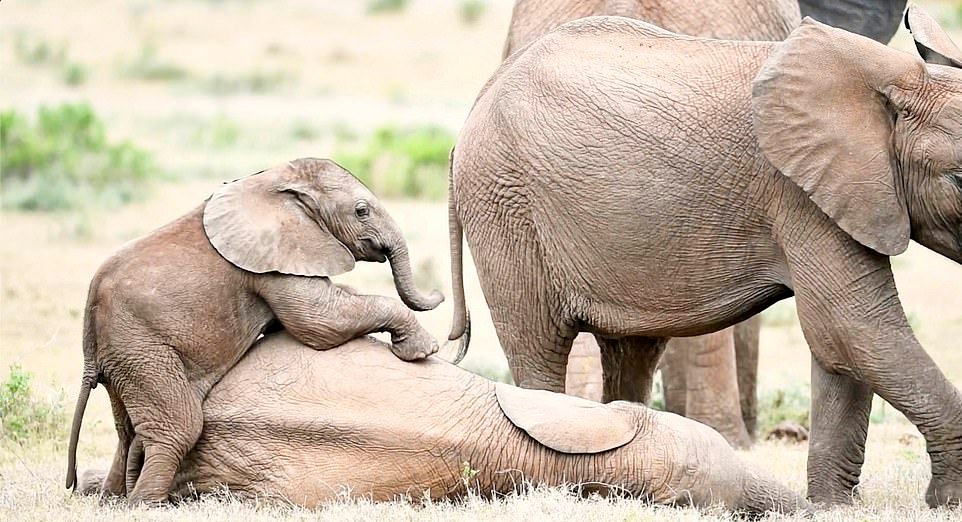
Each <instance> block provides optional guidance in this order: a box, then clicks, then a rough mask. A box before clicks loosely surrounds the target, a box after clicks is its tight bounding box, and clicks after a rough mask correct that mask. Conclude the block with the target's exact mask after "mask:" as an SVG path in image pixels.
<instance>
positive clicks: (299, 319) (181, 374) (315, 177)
mask: <svg viewBox="0 0 962 522" xmlns="http://www.w3.org/2000/svg"><path fill="white" fill-rule="evenodd" d="M355 260H361V261H376V262H383V261H385V260H389V261H390V262H391V268H392V271H393V273H394V282H395V285H396V287H397V290H398V294H399V295H400V296H401V299H402V300H403V301H404V304H406V305H407V306H408V307H410V308H413V309H414V310H430V309H432V308H434V307H436V306H437V305H438V304H439V303H440V302H441V301H442V300H443V296H442V295H441V294H440V293H438V292H437V291H435V292H434V293H432V294H431V295H427V296H425V295H422V294H420V293H418V291H417V290H416V289H415V287H414V285H413V282H412V275H411V268H410V262H409V260H408V250H407V245H406V244H405V242H404V239H403V237H402V235H401V231H400V230H399V229H398V226H397V224H396V223H395V222H394V220H393V219H392V218H391V217H390V216H389V215H388V213H387V211H386V210H385V209H384V207H382V206H381V204H380V203H379V202H378V200H377V198H375V197H374V195H373V194H372V193H371V192H370V191H369V190H368V189H367V188H366V187H364V185H363V184H361V183H360V182H359V181H358V180H357V179H356V178H354V176H352V175H351V173H349V172H347V171H346V170H344V169H343V168H341V167H340V166H338V165H337V164H335V163H333V162H331V161H329V160H322V159H311V158H309V159H299V160H295V161H292V162H290V163H287V164H284V165H281V166H278V167H275V168H272V169H270V170H267V171H262V172H259V173H257V174H255V175H252V176H248V177H245V178H242V179H239V180H236V181H233V182H231V183H227V184H225V185H224V186H223V187H221V188H220V189H219V190H218V191H217V192H215V193H214V194H213V196H211V198H210V199H208V200H207V201H206V202H205V203H204V204H202V205H201V206H199V207H197V208H196V209H194V210H192V211H190V212H189V213H188V214H187V215H185V216H183V217H181V218H180V219H178V220H176V221H174V222H172V223H170V224H168V225H166V226H164V227H162V228H160V229H159V230H157V231H155V232H153V233H152V234H150V235H148V236H146V237H143V238H140V239H137V240H135V241H132V242H130V243H128V244H127V245H125V246H124V247H122V248H121V249H120V251H119V252H117V253H116V254H114V255H113V256H112V257H110V258H109V259H108V260H107V261H106V262H105V263H104V264H103V265H102V266H101V267H100V269H99V270H98V271H97V274H96V275H95V276H94V278H93V281H92V282H91V284H90V290H89V294H88V297H87V307H86V313H85V317H84V337H83V349H84V373H83V383H82V386H81V390H80V396H79V398H78V399H77V409H76V412H75V413H74V420H73V427H72V431H71V434H70V449H69V463H68V469H67V487H68V488H69V487H72V486H73V485H75V484H76V448H77V439H78V436H79V432H80V424H81V421H82V417H83V413H84V408H85V406H86V403H87V398H88V396H89V394H90V389H91V388H93V387H95V386H96V385H97V383H99V382H102V383H104V384H105V387H106V388H107V393H108V394H109V395H110V402H111V405H112V408H113V415H114V421H115V423H116V427H117V433H118V435H119V437H120V442H119V445H118V448H117V453H116V455H115V457H114V461H113V464H112V467H111V469H110V472H109V474H108V475H107V478H106V480H105V481H104V483H103V492H105V493H108V494H115V495H123V494H128V493H129V495H128V497H129V499H130V501H131V502H132V503H140V502H160V501H164V500H166V498H167V494H168V490H169V488H170V485H171V481H172V480H173V478H174V473H175V472H176V471H177V468H178V467H179V465H180V463H181V460H182V459H183V458H184V455H186V454H187V452H188V451H190V449H191V448H192V447H193V446H194V443H195V442H196V441H197V438H198V437H199V436H200V434H201V428H202V425H203V413H202V411H201V402H202V401H203V400H204V397H205V396H206V395H207V393H208V392H209V391H210V389H211V386H213V385H214V383H216V382H217V381H218V380H220V378H221V377H222V376H223V375H224V374H225V373H227V371H228V370H229V369H230V368H231V367H232V366H234V364H235V363H237V361H238V360H240V358H241V357H242V356H243V355H244V353H245V352H246V351H247V350H248V348H250V346H252V345H253V344H254V342H255V340H256V339H257V338H258V336H260V335H261V334H262V333H265V332H269V331H271V330H275V329H277V328H279V327H280V326H282V327H283V328H285V329H286V330H288V331H289V332H290V333H291V334H292V335H293V336H294V337H296V338H297V339H298V340H300V341H301V342H302V343H304V344H305V345H307V346H309V347H311V348H314V349H317V350H326V349H328V348H332V347H334V346H338V345H340V344H343V343H344V342H346V341H348V340H350V339H353V338H355V337H358V336H361V335H365V334H368V333H370V332H381V331H387V332H390V333H391V341H392V344H391V346H390V349H391V351H392V352H394V354H395V355H396V356H397V357H399V358H401V359H404V360H413V359H421V358H423V357H426V356H428V355H430V354H432V353H434V352H436V351H437V344H436V343H435V341H434V339H433V338H432V337H431V336H430V335H428V333H427V332H426V331H425V330H424V329H423V328H422V327H421V326H420V325H419V324H418V322H417V320H416V319H415V317H414V314H413V313H412V312H411V310H409V309H408V308H406V307H405V306H403V305H402V304H401V303H400V302H398V301H397V300H395V299H390V298H387V297H380V296H369V295H356V294H355V293H354V292H351V291H347V290H345V289H342V288H341V287H339V286H338V285H336V284H334V283H332V282H331V280H330V279H329V277H330V276H334V275H337V274H341V273H343V272H347V271H349V270H351V269H352V268H353V267H354V261H355ZM135 434H136V435H137V436H138V438H139V439H140V440H142V441H143V450H144V453H143V458H144V462H143V469H142V473H141V476H140V479H139V480H137V481H136V485H135V483H134V481H133V480H131V479H130V477H131V476H132V474H130V475H128V473H127V468H128V467H130V468H133V467H139V465H140V463H139V462H136V460H138V459H136V458H128V456H129V455H128V452H129V450H130V447H131V444H130V442H131V440H132V439H133V437H134V435H135Z"/></svg>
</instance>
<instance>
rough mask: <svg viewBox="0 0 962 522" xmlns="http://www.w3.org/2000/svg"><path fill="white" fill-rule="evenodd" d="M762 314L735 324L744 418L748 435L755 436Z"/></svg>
mask: <svg viewBox="0 0 962 522" xmlns="http://www.w3.org/2000/svg"><path fill="white" fill-rule="evenodd" d="M761 329H762V316H761V314H758V315H755V316H754V317H752V318H750V319H746V320H745V321H742V322H740V323H738V324H736V325H735V366H736V368H737V371H738V395H739V396H740V397H741V409H742V420H743V421H744V423H745V429H746V430H748V436H749V437H751V438H752V439H754V438H755V436H756V434H755V431H756V429H757V428H756V427H757V424H758V345H759V337H760V336H761Z"/></svg>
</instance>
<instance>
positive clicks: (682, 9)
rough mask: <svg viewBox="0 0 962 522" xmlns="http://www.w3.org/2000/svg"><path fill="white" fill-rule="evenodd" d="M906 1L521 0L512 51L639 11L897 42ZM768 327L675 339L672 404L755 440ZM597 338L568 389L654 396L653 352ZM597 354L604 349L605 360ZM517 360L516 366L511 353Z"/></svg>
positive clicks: (578, 343)
mask: <svg viewBox="0 0 962 522" xmlns="http://www.w3.org/2000/svg"><path fill="white" fill-rule="evenodd" d="M905 4H906V0H886V1H878V0H871V1H868V0H850V1H845V2H837V1H826V0H801V1H796V0H762V1H759V0H725V1H723V0H712V1H708V2H697V3H693V2H690V1H687V0H657V1H651V0H647V1H646V0H561V1H560V2H559V1H558V0H518V1H517V2H516V3H515V6H514V10H513V13H512V18H511V23H510V28H509V32H508V37H507V39H506V41H505V45H504V52H503V57H504V58H507V57H508V56H509V55H510V54H511V53H513V52H514V51H515V50H517V49H521V48H523V47H525V46H526V45H529V44H530V43H531V42H533V41H534V40H536V39H537V38H538V37H540V36H542V35H544V34H545V33H547V32H548V31H550V30H551V29H554V28H555V27H557V26H559V25H561V24H563V23H565V22H569V21H572V20H576V19H579V18H584V17H588V16H598V15H614V16H626V17H630V18H636V19H639V20H644V21H647V22H651V23H653V24H655V25H657V26H659V27H662V28H664V29H667V30H669V31H672V32H675V33H681V34H687V35H691V36H703V37H706V38H721V39H732V40H783V39H785V38H786V37H787V36H788V35H789V33H790V32H791V30H792V29H794V28H795V27H796V26H797V25H798V24H799V23H800V22H801V16H800V12H801V14H802V15H810V16H812V17H814V18H816V19H818V20H821V21H824V22H827V23H829V25H835V26H838V27H842V28H844V29H847V30H849V31H852V32H857V33H859V34H863V35H865V36H870V37H871V38H874V39H876V40H878V41H880V42H882V43H887V42H888V41H889V39H891V37H892V35H893V34H894V33H895V31H896V29H897V28H898V25H899V21H900V20H901V15H902V11H903V9H904V8H905ZM760 328H761V318H760V317H758V316H755V317H752V318H750V319H748V320H746V321H744V322H742V323H739V324H737V325H735V326H734V327H731V328H727V329H724V330H721V331H719V332H715V333H711V334H706V335H704V336H698V337H689V338H681V337H679V338H675V339H672V340H671V341H669V343H668V345H667V347H665V348H664V354H663V356H662V357H661V359H660V363H659V367H660V368H661V371H662V382H663V384H664V389H665V392H666V394H665V407H666V408H667V409H668V410H669V411H673V412H675V413H678V414H681V415H687V416H689V417H691V418H694V419H696V420H698V421H700V422H704V423H706V424H708V425H709V426H711V427H713V428H715V429H717V430H718V431H719V432H720V433H721V434H722V435H724V436H725V438H726V439H728V441H729V443H731V444H732V445H733V446H735V447H742V448H744V447H748V446H750V445H751V443H752V441H753V439H754V437H755V424H756V418H757V416H758V414H757V411H756V401H757V392H756V388H757V379H756V375H757V372H758V338H759V330H760ZM595 344H596V342H595V340H594V338H593V337H592V336H591V335H589V334H585V333H580V334H578V336H577V337H576V338H575V341H574V344H573V345H572V349H571V358H570V359H569V365H568V373H567V376H566V378H565V382H566V383H567V384H568V388H569V389H571V390H577V391H580V392H581V393H583V394H584V395H586V396H589V397H590V398H592V399H595V400H598V399H599V398H600V399H601V400H604V401H611V400H615V399H625V400H634V401H638V402H648V399H649V398H650V393H651V384H652V383H651V380H650V379H646V378H644V375H646V374H647V373H649V372H650V370H649V369H648V368H647V366H646V364H647V363H646V362H645V361H646V360H651V359H653V358H652V357H650V356H648V355H647V354H645V355H642V354H637V353H636V352H635V351H634V350H624V349H623V347H621V346H619V345H617V344H612V343H605V344H604V345H603V346H604V349H603V350H602V349H600V347H598V346H596V345H595ZM656 349H662V347H657V348H656ZM595 354H600V357H601V358H602V360H601V361H600V364H599V361H597V359H596V357H597V356H596V355H595ZM509 364H510V365H511V366H512V367H514V366H516V363H514V361H513V360H511V359H509ZM576 365H580V366H581V367H580V368H578V367H577V366H576ZM602 368H604V371H603V372H602ZM579 370H580V371H579ZM597 373H603V374H604V375H602V376H601V377H600V379H601V380H602V386H601V390H602V393H601V395H600V397H599V396H597V395H596V394H587V393H584V390H586V388H587V387H589V386H592V384H593V383H594V382H595V381H597V380H598V377H596V374H597ZM572 381H574V382H572ZM594 387H596V386H594Z"/></svg>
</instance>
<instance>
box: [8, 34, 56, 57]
mask: <svg viewBox="0 0 962 522" xmlns="http://www.w3.org/2000/svg"><path fill="white" fill-rule="evenodd" d="M13 49H14V53H15V54H16V56H17V59H18V60H19V61H20V62H21V63H25V64H28V65H43V64H51V63H52V64H59V63H61V62H63V61H64V59H65V58H66V56H67V48H66V46H65V45H64V44H52V43H50V42H47V41H44V40H41V39H39V38H35V37H32V36H30V35H28V34H26V33H17V35H16V37H15V38H14V43H13Z"/></svg>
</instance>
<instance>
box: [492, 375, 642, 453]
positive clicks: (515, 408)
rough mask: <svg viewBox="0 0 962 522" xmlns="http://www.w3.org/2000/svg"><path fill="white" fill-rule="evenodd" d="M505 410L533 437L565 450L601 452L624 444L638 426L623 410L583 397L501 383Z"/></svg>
mask: <svg viewBox="0 0 962 522" xmlns="http://www.w3.org/2000/svg"><path fill="white" fill-rule="evenodd" d="M495 394H496V395H497V398H498V405H499V406H500V407H501V411H502V412H504V415H505V416H506V417H507V418H508V420H510V421H511V423H512V424H514V425H515V426H517V427H518V428H521V429H522V430H524V432H525V433H527V434H528V435H530V436H531V438H533V439H535V440H536V441H538V442H540V443H541V444H543V445H545V446H547V447H548V448H551V449H553V450H555V451H560V452H562V453H600V452H602V451H608V450H612V449H615V448H619V447H621V446H624V445H625V444H627V443H629V442H631V440H632V439H634V437H635V434H636V433H637V431H638V430H637V426H636V425H635V424H634V423H633V422H632V420H631V419H630V418H629V417H628V416H627V415H626V414H625V413H622V412H619V411H617V410H615V409H613V408H611V407H609V406H606V405H604V404H599V403H596V402H592V401H589V400H586V399H581V398H579V397H572V396H570V395H564V394H561V393H552V392H548V391H543V390H526V389H523V388H518V387H516V386H511V385H508V384H501V383H499V384H497V385H496V386H495Z"/></svg>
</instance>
